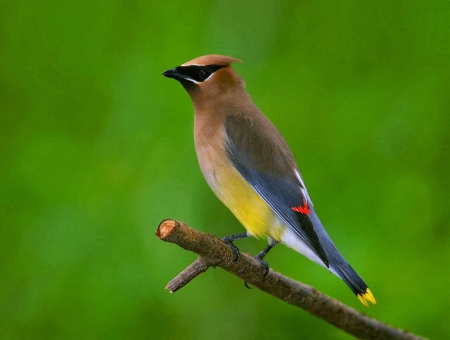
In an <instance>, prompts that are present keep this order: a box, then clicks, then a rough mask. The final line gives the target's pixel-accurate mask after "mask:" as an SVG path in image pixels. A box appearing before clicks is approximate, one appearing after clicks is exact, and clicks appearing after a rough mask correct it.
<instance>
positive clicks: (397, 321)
mask: <svg viewBox="0 0 450 340" xmlns="http://www.w3.org/2000/svg"><path fill="white" fill-rule="evenodd" d="M0 6H1V7H0V10H1V18H2V19H1V21H0V115H1V121H0V165H1V167H0V175H1V179H2V180H1V182H0V193H1V194H0V225H1V229H0V255H1V264H0V337H1V338H2V339H18V338H22V339H31V338H33V339H37V338H45V339H61V338H67V339H72V338H73V339H75V338H78V339H79V338H83V339H99V338H107V339H125V338H127V339H131V338H133V339H149V338H155V339H173V338H180V339H272V338H304V339H323V338H332V339H349V338H351V337H350V336H349V335H347V334H345V333H344V332H342V331H340V330H338V329H336V328H334V327H333V326H331V325H328V324H327V323H325V322H323V321H321V320H319V319H317V318H315V317H313V316H310V315H309V314H307V313H306V312H304V311H301V310H298V309H296V308H294V307H292V306H290V305H287V304H285V303H283V302H281V301H278V300H276V299H275V298H273V297H271V296H269V295H266V294H265V293H262V292H260V291H258V290H256V289H253V290H247V289H245V288H244V285H243V282H242V281H241V280H239V279H237V278H236V277H234V276H232V275H229V274H227V273H225V272H224V271H223V270H221V269H218V270H210V271H208V272H207V273H206V274H204V275H202V276H200V277H198V278H197V279H196V280H195V281H193V282H192V283H191V284H189V285H188V286H187V287H185V288H184V289H182V290H181V291H179V292H177V293H176V294H169V293H168V291H166V290H164V287H165V285H166V283H167V282H168V281H169V280H170V279H172V278H173V277H174V276H176V275H177V274H178V273H179V272H180V271H181V270H182V269H184V268H185V267H186V266H187V265H188V264H189V263H191V261H193V260H194V259H195V258H196V256H195V255H194V254H192V253H188V252H186V251H183V250H181V249H180V248H178V247H176V246H175V245H172V244H168V243H164V242H161V241H160V240H158V239H157V238H156V237H155V236H154V232H155V230H156V227H157V225H158V224H159V222H160V221H161V220H163V219H165V218H173V219H179V220H182V221H185V222H188V223H189V224H190V225H191V226H193V227H195V228H197V229H200V230H203V231H205V232H208V233H214V234H216V235H218V236H224V235H228V234H232V233H237V232H242V231H243V228H242V227H241V226H240V225H239V223H238V222H237V220H236V219H235V218H234V217H233V216H232V215H231V213H230V212H229V211H228V210H227V209H226V208H225V207H224V206H223V205H222V204H221V203H220V202H219V201H218V200H217V199H216V198H215V197H214V195H213V193H212V192H211V191H210V189H209V188H208V186H207V185H206V183H205V181H204V179H203V178H202V175H201V173H200V171H199V168H198V165H197V160H196V156H195V152H194V146H193V132H192V130H193V108H192V104H191V102H190V99H189V97H188V95H187V94H186V93H185V91H184V89H183V88H182V87H181V86H180V85H179V84H178V83H177V82H175V81H173V80H170V79H167V78H164V77H162V76H161V73H162V72H163V71H164V70H166V69H169V68H172V67H174V66H177V65H180V64H182V63H184V62H186V61H188V60H190V59H193V58H195V57H197V56H200V55H204V54H209V53H219V54H225V55H230V56H233V57H236V58H239V59H242V60H244V64H236V65H235V69H236V70H237V71H238V72H239V74H240V75H241V76H242V77H243V78H244V79H245V81H246V83H247V89H248V91H249V92H250V94H251V95H252V97H253V99H254V101H255V102H256V104H257V105H258V106H259V108H260V109H261V110H262V111H263V112H265V114H266V115H267V116H268V117H269V118H270V119H271V120H272V122H273V123H274V124H275V125H276V126H277V127H278V128H279V130H280V131H281V132H282V134H283V135H284V136H285V138H286V140H287V142H288V143H289V145H290V146H291V149H292V150H293V152H294V154H295V156H296V158H297V161H298V163H299V167H300V169H301V171H302V175H303V178H304V179H305V182H306V184H307V185H308V189H309V192H310V194H311V196H312V199H313V201H314V203H315V207H316V210H317V211H318V213H319V216H320V218H321V220H322V222H323V223H324V225H325V226H326V228H327V230H328V231H329V233H330V235H331V236H332V237H333V239H334V241H335V243H336V244H337V246H338V248H339V249H340V250H341V252H342V253H343V254H344V256H345V257H346V258H347V260H348V261H349V262H350V263H351V264H352V266H353V267H354V268H355V269H356V270H357V271H358V273H359V274H360V275H361V276H362V277H363V278H364V279H365V280H366V281H367V282H368V284H369V286H370V287H371V289H372V291H373V293H374V295H375V297H376V298H377V301H378V304H377V305H375V306H370V308H368V309H367V308H365V307H364V306H363V305H361V304H360V302H359V301H358V300H357V299H356V298H355V297H354V296H353V294H352V293H351V291H350V290H349V289H348V288H347V287H346V285H345V284H344V283H343V282H341V281H340V280H339V279H338V278H336V277H335V276H333V275H331V274H329V273H328V272H327V271H326V270H324V269H323V268H321V267H319V266H317V265H315V264H314V263H312V262H310V261H308V260H307V259H305V258H303V257H302V256H301V255H299V254H297V253H295V252H293V251H291V250H289V249H287V248H286V247H279V248H276V249H275V250H274V251H273V253H271V254H270V255H269V256H268V257H267V260H268V262H269V264H270V266H271V267H272V268H274V269H275V270H277V271H279V272H281V273H283V274H285V275H287V276H289V277H292V278H294V279H297V280H300V281H302V282H305V283H307V284H310V285H312V286H314V287H316V288H317V289H319V290H320V291H322V292H324V293H326V294H328V295H331V296H333V297H335V298H337V299H339V300H340V301H342V302H344V303H345V304H348V305H350V306H352V307H353V308H356V309H357V310H360V311H363V312H364V313H367V314H368V315H369V316H371V317H375V318H378V319H380V320H382V321H384V322H388V323H389V324H391V325H394V326H398V327H402V328H405V329H408V330H410V331H412V332H415V333H418V334H420V335H423V336H426V337H430V338H434V339H439V338H441V339H443V338H448V337H450V323H449V322H448V315H449V314H448V305H449V303H450V293H449V288H448V287H447V285H448V283H449V279H450V274H449V271H450V270H449V262H450V241H449V236H450V228H449V225H448V223H449V222H448V221H449V219H450V216H449V215H450V214H449V211H450V210H449V189H450V180H449V172H450V160H449V151H450V134H449V127H450V118H449V115H450V95H449V92H450V91H449V89H450V58H449V56H450V19H449V18H450V2H449V1H446V0H445V1H444V0H442V1H425V0H423V1H388V0H385V1H350V0H347V1H331V0H329V1H319V2H316V1H263V2H260V1H242V0H240V1H190V2H187V1H172V2H170V3H165V2H163V1H161V2H156V1H139V2H138V1H125V0H123V1H104V2H101V1H100V2H96V1H87V0H80V1H66V2H64V1H63V2H62V1H32V0H23V1H6V2H2V3H1V5H0ZM238 246H239V247H240V248H241V250H243V251H245V252H251V253H256V252H258V251H259V250H261V249H262V248H263V247H264V246H265V242H264V241H257V240H243V241H240V242H239V243H238Z"/></svg>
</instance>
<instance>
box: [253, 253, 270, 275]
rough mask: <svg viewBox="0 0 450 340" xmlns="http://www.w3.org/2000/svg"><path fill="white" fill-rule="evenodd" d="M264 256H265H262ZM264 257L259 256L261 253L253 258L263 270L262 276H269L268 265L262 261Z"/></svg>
mask: <svg viewBox="0 0 450 340" xmlns="http://www.w3.org/2000/svg"><path fill="white" fill-rule="evenodd" d="M263 255H265V254H263ZM263 257H264V256H261V253H259V254H258V255H256V256H255V259H256V260H258V262H259V264H260V265H261V266H262V267H263V268H264V274H263V276H267V274H269V264H268V263H267V262H266V261H264V260H263Z"/></svg>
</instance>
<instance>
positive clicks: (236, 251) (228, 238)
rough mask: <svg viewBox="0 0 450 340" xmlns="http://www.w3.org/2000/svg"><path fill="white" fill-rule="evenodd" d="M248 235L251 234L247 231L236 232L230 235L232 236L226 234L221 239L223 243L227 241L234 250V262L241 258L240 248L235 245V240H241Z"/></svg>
mask: <svg viewBox="0 0 450 340" xmlns="http://www.w3.org/2000/svg"><path fill="white" fill-rule="evenodd" d="M246 237H249V235H248V234H247V233H242V234H234V235H230V236H225V237H222V238H221V239H220V240H221V241H222V242H223V243H225V244H226V245H227V246H228V247H230V248H231V250H232V251H233V253H234V260H233V262H236V261H237V260H239V257H240V253H239V248H238V247H236V246H235V245H234V243H233V241H236V240H239V239H241V238H246Z"/></svg>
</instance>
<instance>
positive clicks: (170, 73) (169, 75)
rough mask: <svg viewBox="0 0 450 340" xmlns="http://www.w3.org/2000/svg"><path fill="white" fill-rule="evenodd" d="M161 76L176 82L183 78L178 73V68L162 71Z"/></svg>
mask: <svg viewBox="0 0 450 340" xmlns="http://www.w3.org/2000/svg"><path fill="white" fill-rule="evenodd" d="M163 76H164V77H167V78H173V79H177V80H180V79H182V78H184V76H183V75H182V74H181V73H180V72H179V71H178V67H175V68H172V69H170V70H167V71H164V72H163Z"/></svg>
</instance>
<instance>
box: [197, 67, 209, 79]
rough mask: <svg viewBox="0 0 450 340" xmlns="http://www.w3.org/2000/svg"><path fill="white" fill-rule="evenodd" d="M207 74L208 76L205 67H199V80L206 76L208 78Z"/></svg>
mask: <svg viewBox="0 0 450 340" xmlns="http://www.w3.org/2000/svg"><path fill="white" fill-rule="evenodd" d="M208 76H209V74H208V72H207V71H206V70H205V69H201V70H200V71H199V72H198V77H199V78H200V79H201V80H205V79H206V78H208Z"/></svg>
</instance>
